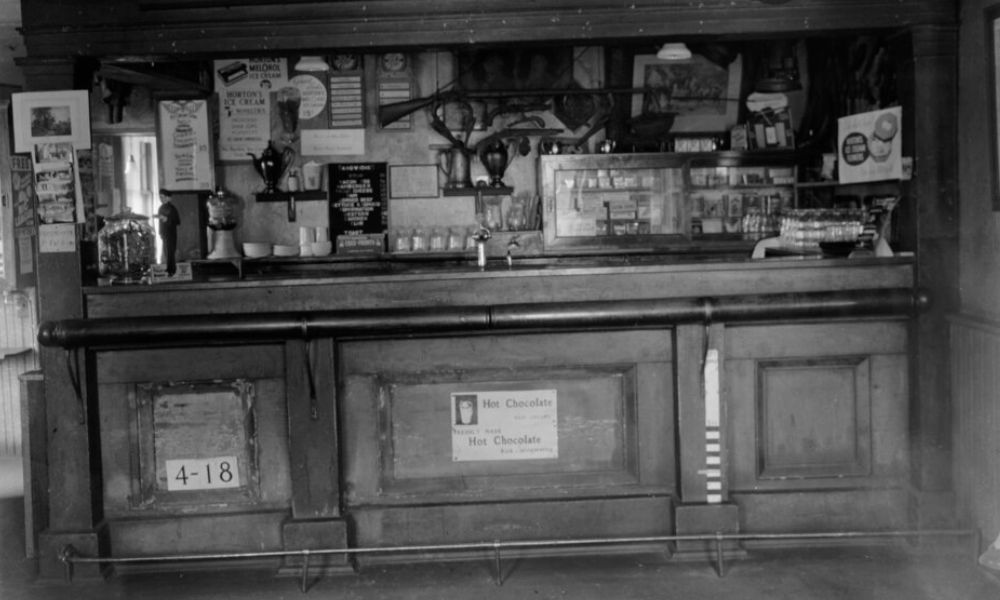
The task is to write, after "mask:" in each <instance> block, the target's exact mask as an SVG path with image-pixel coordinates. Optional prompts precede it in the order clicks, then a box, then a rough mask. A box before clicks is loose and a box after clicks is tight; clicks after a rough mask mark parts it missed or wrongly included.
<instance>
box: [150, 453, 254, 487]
mask: <svg viewBox="0 0 1000 600" xmlns="http://www.w3.org/2000/svg"><path fill="white" fill-rule="evenodd" d="M166 463H167V464H166V467H167V490H168V491H171V492H180V491H187V490H217V489H224V488H238V487H240V474H239V470H238V469H237V468H236V467H237V462H236V457H235V456H214V457H211V458H184V459H180V460H168V461H166Z"/></svg>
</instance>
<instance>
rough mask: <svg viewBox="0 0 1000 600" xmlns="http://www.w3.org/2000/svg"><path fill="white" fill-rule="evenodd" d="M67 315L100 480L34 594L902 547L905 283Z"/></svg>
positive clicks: (291, 285) (803, 280) (231, 289)
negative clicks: (90, 519)
mask: <svg viewBox="0 0 1000 600" xmlns="http://www.w3.org/2000/svg"><path fill="white" fill-rule="evenodd" d="M85 299H86V318H84V319H79V320H72V321H60V322H55V323H46V324H43V326H42V331H41V334H40V339H41V340H42V342H43V344H45V345H46V346H63V347H66V348H67V349H69V350H68V353H67V356H68V357H69V358H70V359H69V360H68V361H67V364H68V368H69V369H70V370H71V371H72V373H73V376H74V378H75V380H76V381H79V399H78V400H79V403H80V409H81V415H80V421H81V424H80V425H78V426H79V427H87V428H88V431H89V435H90V437H91V444H90V447H91V453H92V457H91V458H92V464H97V465H100V469H96V470H93V472H92V473H89V474H88V473H60V476H64V477H75V478H81V479H86V478H90V480H89V481H87V482H81V483H80V485H79V486H78V487H80V488H81V489H87V488H90V489H96V490H99V492H98V493H95V494H93V497H92V499H91V502H92V503H94V505H95V506H94V509H95V510H94V512H95V514H100V515H101V516H102V518H101V519H100V520H99V522H97V523H94V524H93V529H92V530H90V531H86V530H85V531H80V530H76V531H60V530H57V529H52V528H50V530H48V531H46V532H44V534H43V536H42V546H43V550H42V554H43V560H42V561H41V564H42V570H43V573H45V572H46V570H49V571H51V570H54V569H61V567H60V566H59V565H58V564H57V563H56V561H54V560H51V559H50V558H46V557H51V556H55V555H58V553H59V552H61V551H64V550H65V547H66V546H67V545H73V546H74V549H75V551H77V552H80V553H81V554H82V555H91V556H95V555H100V556H104V557H142V556H159V555H172V554H176V555H190V554H203V553H226V552H228V553H236V554H238V553H240V552H254V551H271V550H275V551H280V550H300V549H311V550H320V549H324V548H345V547H356V548H372V547H382V548H388V547H398V546H412V545H421V544H431V545H433V544H442V545H443V544H460V543H463V542H489V541H493V540H501V541H510V540H551V539H579V538H616V537H628V536H636V537H640V536H655V535H667V534H672V533H677V534H684V533H715V532H776V533H781V532H801V531H836V530H886V529H893V528H900V527H905V526H906V525H907V519H908V517H907V510H906V506H907V503H908V501H909V493H910V490H909V483H908V477H909V436H910V433H909V431H908V415H909V406H910V390H909V383H908V382H909V377H910V375H909V372H908V369H909V367H908V365H909V359H908V339H909V333H908V330H909V328H910V324H911V321H912V316H913V315H914V314H915V312H916V311H917V310H918V309H919V308H920V305H921V304H922V303H923V301H924V300H923V299H922V298H921V297H920V295H919V294H918V293H917V291H916V290H915V288H914V264H913V262H912V260H911V259H909V258H891V259H874V258H872V259H851V260H847V259H823V260H793V259H769V260H754V261H750V260H746V261H731V260H730V261H727V260H716V261H707V262H706V261H702V262H684V261H678V260H676V259H674V260H666V259H655V258H652V257H644V258H642V259H626V258H618V259H608V260H604V261H591V260H588V259H582V258H579V259H572V260H562V261H560V260H555V259H551V260H534V261H532V260H527V259H526V260H523V261H516V260H515V263H514V265H513V266H512V267H508V266H507V265H506V264H505V263H503V262H502V261H501V262H496V263H494V262H492V261H491V262H490V264H488V266H487V268H486V269H484V270H480V269H478V268H477V267H476V266H475V264H474V263H473V264H468V265H465V264H450V265H447V266H444V265H438V264H432V263H427V262H393V261H383V262H372V263H359V264H357V265H354V266H351V267H350V268H346V267H344V266H343V265H340V266H338V268H332V267H331V268H330V269H328V270H323V269H311V270H308V271H305V272H294V271H293V272H286V273H284V274H281V273H267V274H259V275H253V274H250V275H245V276H244V277H243V279H237V278H229V279H226V278H220V279H217V280H211V281H193V282H184V283H176V284H156V285H152V286H130V287H125V286H122V287H92V288H87V289H85ZM81 352H82V355H81ZM469 399H471V400H472V404H473V405H474V407H475V409H476V411H477V414H476V415H475V416H476V418H477V421H476V422H473V423H469V422H468V416H469V415H466V414H464V413H463V412H462V411H463V410H464V408H463V407H462V401H463V400H469ZM84 423H86V424H84ZM59 443H60V442H59V436H58V434H54V435H53V436H52V438H51V439H50V440H49V452H50V453H57V452H58V445H59ZM49 472H50V473H53V472H58V465H50V467H49ZM49 501H50V502H51V503H54V504H58V503H60V502H70V501H71V500H69V499H64V498H50V499H49ZM797 543H810V542H808V541H802V540H799V541H797ZM704 550H705V547H704V546H701V545H698V544H694V543H680V542H678V543H677V544H674V545H670V546H667V545H664V544H653V543H640V542H637V543H634V544H623V545H620V546H611V547H607V546H601V547H587V546H570V547H551V548H535V549H532V550H530V551H529V550H523V551H521V552H522V553H524V554H530V553H545V554H567V553H576V552H600V553H608V552H614V551H621V552H640V551H641V552H655V553H659V554H665V555H669V554H671V553H672V552H677V553H685V552H704ZM740 550H741V548H737V547H735V545H734V546H732V547H728V548H727V551H729V552H738V551H740ZM469 556H480V554H477V553H476V552H464V553H463V552H461V551H459V552H444V551H442V552H422V553H414V552H409V553H407V552H393V553H385V554H370V555H369V554H365V555H360V556H358V557H357V559H358V560H359V561H361V562H367V563H370V562H377V561H389V560H407V561H412V560H428V559H435V560H437V559H445V558H460V557H466V558H468V557H469ZM297 560H299V558H297V557H289V558H286V559H284V560H280V559H276V558H269V559H267V560H265V561H264V562H263V563H262V566H271V567H274V566H279V565H281V566H285V567H293V566H295V564H296V561H297ZM239 564H241V565H245V563H244V562H241V563H239ZM312 565H313V567H314V568H320V567H322V568H325V569H327V570H336V569H340V568H345V569H346V568H348V567H349V561H347V560H346V559H345V558H344V557H343V556H339V555H325V556H322V557H317V558H315V559H313V562H312ZM128 566H130V567H132V568H143V565H142V563H128ZM158 568H162V564H160V565H158ZM59 572H60V573H61V570H60V571H59Z"/></svg>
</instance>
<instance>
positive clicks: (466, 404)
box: [451, 390, 559, 461]
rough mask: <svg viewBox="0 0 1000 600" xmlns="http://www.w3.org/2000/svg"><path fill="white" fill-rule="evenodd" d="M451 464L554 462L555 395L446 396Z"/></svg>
mask: <svg viewBox="0 0 1000 600" xmlns="http://www.w3.org/2000/svg"><path fill="white" fill-rule="evenodd" d="M451 453H452V460H453V461H471V460H530V459H542V458H559V432H558V419H557V418H556V390H515V391H469V392H456V393H453V394H451Z"/></svg>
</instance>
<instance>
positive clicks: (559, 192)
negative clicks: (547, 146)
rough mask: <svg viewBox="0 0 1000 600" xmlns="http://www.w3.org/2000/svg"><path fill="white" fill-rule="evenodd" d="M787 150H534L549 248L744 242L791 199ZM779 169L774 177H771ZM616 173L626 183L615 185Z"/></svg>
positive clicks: (773, 222)
mask: <svg viewBox="0 0 1000 600" xmlns="http://www.w3.org/2000/svg"><path fill="white" fill-rule="evenodd" d="M793 158H794V155H792V154H789V153H781V154H776V153H766V154H763V155H756V154H754V153H733V152H719V153H697V154H694V153H692V154H677V153H669V154H662V153H656V154H653V153H648V154H609V155H568V156H567V155H562V156H560V155H556V156H543V157H541V163H540V169H539V176H540V178H541V184H540V186H539V189H540V190H541V192H542V203H543V226H544V231H545V248H546V251H576V250H579V251H584V250H587V251H593V250H598V249H604V250H607V251H620V250H622V249H628V250H636V249H651V250H657V251H659V250H667V251H671V252H673V251H677V252H684V251H685V250H688V251H691V252H703V251H705V250H706V249H708V250H712V249H713V246H714V247H715V248H717V249H718V250H720V251H741V250H742V247H743V246H744V245H745V246H749V247H752V246H753V243H754V242H755V241H756V239H759V238H760V237H761V236H764V235H770V234H773V233H774V232H775V231H776V230H777V226H778V218H777V215H778V213H779V212H780V211H781V209H782V208H786V207H788V208H790V207H793V206H794V202H795V189H794V181H795V172H796V167H795V162H794V160H793ZM778 177H780V178H781V179H780V181H785V182H786V183H778V182H775V181H774V180H773V178H778ZM615 182H619V183H622V184H623V185H620V186H619V185H614V183H615Z"/></svg>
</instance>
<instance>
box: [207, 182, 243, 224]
mask: <svg viewBox="0 0 1000 600" xmlns="http://www.w3.org/2000/svg"><path fill="white" fill-rule="evenodd" d="M237 203H238V200H237V199H236V197H235V196H233V195H231V194H228V193H226V192H225V191H224V190H223V189H222V188H216V189H215V193H214V194H212V195H211V196H209V197H208V227H209V228H210V229H214V230H216V231H229V230H230V229H235V228H236V205H237Z"/></svg>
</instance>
